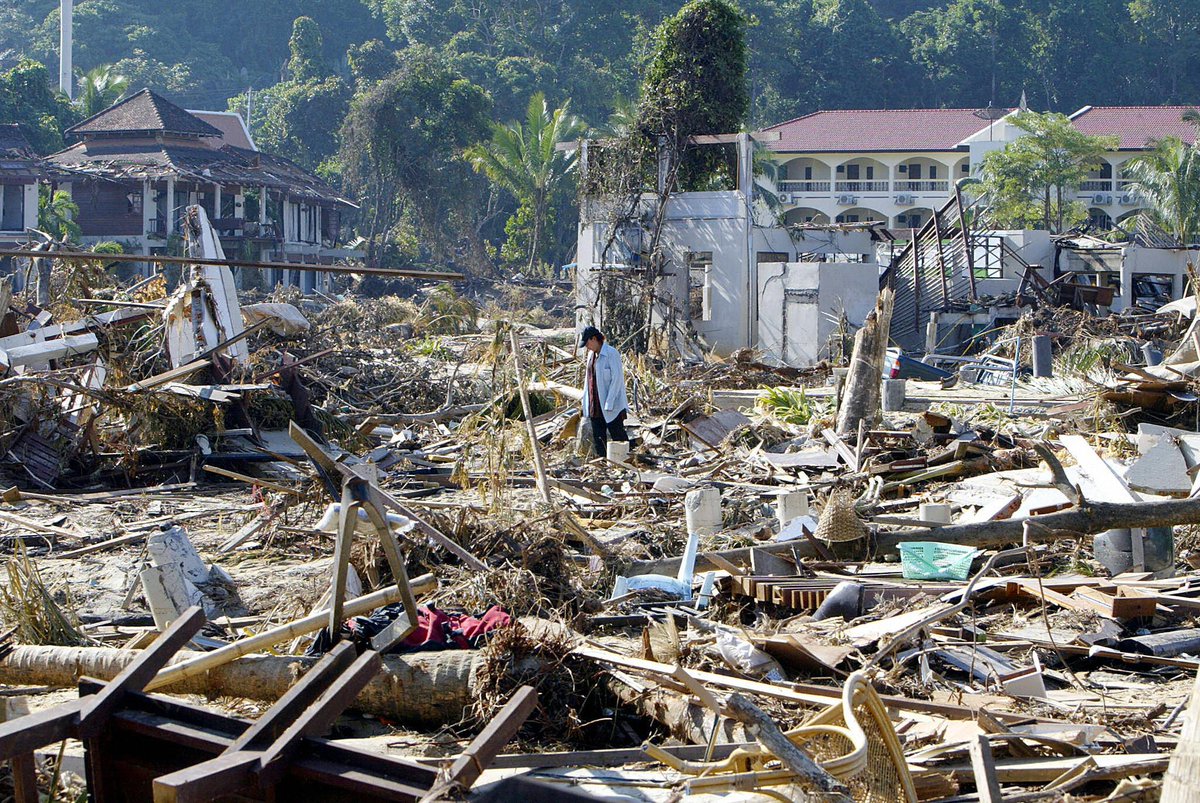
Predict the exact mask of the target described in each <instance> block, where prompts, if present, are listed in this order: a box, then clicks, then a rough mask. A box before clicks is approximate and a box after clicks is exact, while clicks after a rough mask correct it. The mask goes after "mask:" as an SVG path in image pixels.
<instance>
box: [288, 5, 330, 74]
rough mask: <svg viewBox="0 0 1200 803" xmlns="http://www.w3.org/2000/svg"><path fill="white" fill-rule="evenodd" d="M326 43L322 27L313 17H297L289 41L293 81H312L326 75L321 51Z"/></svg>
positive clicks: (289, 62)
mask: <svg viewBox="0 0 1200 803" xmlns="http://www.w3.org/2000/svg"><path fill="white" fill-rule="evenodd" d="M324 46H325V41H324V39H322V37H321V27H320V26H319V25H317V23H316V22H315V21H314V20H313V18H312V17H296V19H295V20H294V21H293V22H292V38H291V39H289V40H288V51H289V53H290V54H291V55H290V57H289V58H288V64H287V72H288V77H289V78H291V79H292V80H293V81H312V80H315V79H318V78H321V77H323V76H324V75H326V74H327V73H328V72H329V70H328V68H327V67H326V66H325V62H324V58H323V57H322V55H321V49H322V48H323V47H324Z"/></svg>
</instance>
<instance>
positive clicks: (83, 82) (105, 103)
mask: <svg viewBox="0 0 1200 803" xmlns="http://www.w3.org/2000/svg"><path fill="white" fill-rule="evenodd" d="M128 89H129V79H128V78H126V77H125V76H124V75H122V74H121V73H119V72H117V70H116V68H115V67H113V65H111V64H102V65H100V66H99V67H93V68H92V69H90V70H88V71H87V72H85V73H83V74H82V75H80V76H79V85H78V87H77V88H76V91H77V93H78V97H77V98H76V99H75V102H76V103H77V104H79V108H80V109H82V110H83V116H84V117H91V116H92V115H93V114H98V113H99V112H102V111H104V110H105V109H107V108H108V107H109V106H111V105H113V104H114V103H116V102H117V101H118V100H120V99H121V98H122V97H124V95H125V92H126V91H127V90H128Z"/></svg>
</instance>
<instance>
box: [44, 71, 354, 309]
mask: <svg viewBox="0 0 1200 803" xmlns="http://www.w3.org/2000/svg"><path fill="white" fill-rule="evenodd" d="M232 118H237V119H232ZM212 121H215V122H217V123H219V124H220V127H218V125H213V124H212ZM66 133H67V135H68V136H75V137H77V138H78V139H79V141H78V142H77V143H75V144H74V145H72V146H70V147H69V148H66V149H65V150H62V151H60V152H58V153H55V154H53V155H51V156H48V157H47V158H46V163H47V165H48V166H50V167H51V168H52V169H54V170H55V171H56V172H57V173H58V174H60V175H59V177H58V178H57V186H58V187H59V188H64V189H67V190H69V191H70V193H71V196H72V198H73V199H74V201H75V203H76V204H78V205H79V217H78V223H79V226H80V228H81V229H82V232H83V237H82V240H83V241H84V242H85V243H94V242H98V241H101V240H115V241H117V242H119V243H121V244H122V245H123V246H125V250H126V251H127V252H129V253H141V254H147V255H149V254H164V253H169V252H170V250H171V248H172V245H173V243H174V242H175V241H177V240H178V236H179V231H180V218H181V215H182V214H183V210H184V209H185V208H187V207H188V206H190V205H198V206H200V207H202V208H203V209H204V210H205V213H206V214H207V215H208V217H209V219H210V220H212V221H213V226H214V227H215V228H216V229H217V231H218V232H219V233H220V238H221V244H222V246H223V248H224V249H225V251H226V252H227V253H231V254H241V255H244V256H245V257H247V258H250V259H255V260H259V261H263V262H295V263H303V264H309V265H312V264H330V263H332V262H334V261H337V260H343V259H351V258H361V256H362V253H361V251H357V250H355V249H353V248H348V247H347V246H346V242H345V236H346V234H347V233H348V231H349V229H348V226H346V222H347V221H346V216H347V215H348V214H349V213H352V212H353V211H354V210H355V209H356V208H357V207H356V206H355V205H354V204H352V203H351V202H350V201H348V200H346V199H345V198H342V197H341V196H340V195H338V193H337V192H336V190H334V189H333V188H332V187H330V186H329V185H328V184H326V183H325V182H324V181H322V180H321V179H319V178H318V177H316V176H314V175H312V174H311V173H308V172H307V171H305V170H303V169H302V168H300V167H299V166H298V165H296V164H295V163H293V162H291V161H289V160H287V159H285V158H283V157H280V156H275V155H271V154H267V153H263V152H261V151H259V150H257V149H256V148H255V147H254V143H253V141H252V140H251V139H250V137H249V134H248V132H247V131H246V129H245V125H244V123H243V122H242V121H241V119H240V116H238V115H232V114H218V113H214V112H197V113H192V112H188V111H186V110H184V109H182V108H180V107H179V106H176V105H175V104H173V103H171V102H170V101H168V100H167V99H166V98H163V97H162V96H161V95H158V94H156V93H155V92H153V91H151V90H149V89H143V90H142V91H140V92H137V93H135V94H133V95H131V96H129V97H127V98H125V99H124V100H122V101H119V102H118V103H116V104H114V105H113V106H111V107H109V108H107V109H105V110H104V111H102V112H100V113H98V114H96V115H94V116H92V117H89V118H88V119H86V120H84V121H83V122H81V123H79V124H78V125H75V126H73V127H72V128H70V129H68V130H67V132H66ZM323 277H324V274H321V273H315V272H311V271H308V272H302V271H289V270H285V269H272V270H270V271H267V272H266V274H265V276H264V279H265V283H266V285H267V286H268V287H270V286H274V285H276V284H279V283H283V284H295V285H298V286H300V287H301V288H302V289H303V290H305V291H306V292H307V291H311V290H312V289H313V288H314V287H316V286H317V285H318V283H320V282H321V281H324V278H323Z"/></svg>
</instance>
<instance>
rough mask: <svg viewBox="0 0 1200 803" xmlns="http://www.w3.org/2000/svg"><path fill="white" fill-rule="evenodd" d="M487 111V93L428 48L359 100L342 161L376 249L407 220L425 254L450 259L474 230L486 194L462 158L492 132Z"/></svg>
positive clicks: (410, 57)
mask: <svg viewBox="0 0 1200 803" xmlns="http://www.w3.org/2000/svg"><path fill="white" fill-rule="evenodd" d="M490 114H491V102H490V101H489V100H488V97H487V93H486V92H484V91H483V90H482V89H481V88H480V87H478V86H476V85H475V84H473V83H471V82H470V81H468V80H467V79H465V78H463V77H462V76H461V75H460V74H458V73H457V72H455V71H454V70H453V69H451V68H450V67H449V66H448V65H447V64H446V63H445V62H444V61H443V60H442V59H441V58H440V57H439V56H438V55H436V54H434V53H433V52H432V51H429V50H425V49H416V50H414V51H413V52H411V53H410V54H409V55H408V57H407V58H406V59H405V60H404V61H403V62H402V64H401V66H400V69H398V70H397V71H396V72H394V73H392V74H391V75H390V76H388V77H387V78H385V79H383V80H382V81H379V82H378V83H376V84H374V85H372V86H370V87H369V88H368V89H366V90H365V91H363V92H361V93H360V94H359V95H357V96H356V97H355V98H354V101H353V102H352V103H351V104H350V113H349V114H348V115H347V117H346V122H345V125H344V126H343V129H342V147H341V153H340V162H341V165H342V170H343V176H344V178H345V180H346V184H347V187H348V188H349V189H351V190H352V191H356V192H357V193H358V194H359V195H360V197H362V198H363V200H364V202H365V203H366V204H367V207H366V209H365V210H364V212H365V214H364V218H365V221H366V227H365V232H364V233H365V234H366V235H367V237H368V240H369V241H370V243H371V246H372V247H373V248H374V247H375V246H377V244H379V243H386V242H388V241H389V240H390V238H391V236H392V234H393V231H394V230H395V229H396V227H397V226H399V225H400V224H402V223H404V222H408V223H409V224H410V225H411V227H412V228H413V229H414V230H415V232H416V233H417V234H418V235H419V236H420V238H421V242H422V243H423V244H424V247H423V248H422V249H421V250H422V251H426V252H431V253H432V254H434V255H436V256H439V257H441V258H449V257H451V256H452V255H453V254H454V252H455V250H456V249H458V248H459V247H460V246H461V245H462V243H461V242H460V241H459V240H460V238H459V233H460V232H462V231H474V230H475V222H476V221H475V219H474V216H475V215H476V214H477V210H478V209H479V208H480V206H482V204H481V202H480V197H479V196H480V195H482V194H483V193H482V190H481V188H475V187H474V186H473V185H474V182H473V181H472V180H471V178H472V176H471V169H470V167H469V166H468V165H467V163H466V160H464V159H462V158H460V157H461V156H462V154H463V151H464V150H465V149H466V148H467V147H468V146H470V145H471V144H473V143H476V142H479V141H480V140H482V139H483V138H484V137H486V136H487V132H488V130H489V122H488V121H489V119H490ZM468 247H469V244H468ZM381 256H382V255H381V254H380V253H378V251H376V252H375V253H373V254H372V257H373V259H376V260H377V259H379V258H380V257H381Z"/></svg>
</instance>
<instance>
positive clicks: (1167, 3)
mask: <svg viewBox="0 0 1200 803" xmlns="http://www.w3.org/2000/svg"><path fill="white" fill-rule="evenodd" d="M1129 16H1130V18H1131V19H1132V20H1133V23H1134V25H1135V26H1136V28H1137V32H1138V35H1139V38H1140V40H1141V44H1142V53H1143V54H1144V56H1145V58H1146V63H1145V67H1143V70H1144V71H1145V72H1146V74H1147V75H1148V76H1151V77H1152V82H1151V84H1150V85H1151V86H1157V87H1161V88H1162V92H1163V94H1162V96H1161V101H1162V102H1167V103H1170V102H1175V103H1179V102H1181V101H1188V102H1190V101H1192V100H1193V99H1194V98H1195V96H1196V92H1197V91H1200V79H1198V78H1197V75H1196V69H1195V64H1196V61H1197V59H1200V4H1198V3H1196V2H1195V0H1131V2H1130V3H1129Z"/></svg>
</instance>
